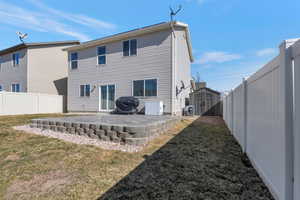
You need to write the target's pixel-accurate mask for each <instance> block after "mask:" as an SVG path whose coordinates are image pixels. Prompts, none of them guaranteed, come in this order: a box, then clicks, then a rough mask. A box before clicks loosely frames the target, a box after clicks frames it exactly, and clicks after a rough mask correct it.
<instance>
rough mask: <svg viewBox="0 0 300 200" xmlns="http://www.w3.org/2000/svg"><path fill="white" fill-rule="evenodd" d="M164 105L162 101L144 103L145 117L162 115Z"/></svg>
mask: <svg viewBox="0 0 300 200" xmlns="http://www.w3.org/2000/svg"><path fill="white" fill-rule="evenodd" d="M163 113H164V104H163V102H162V101H146V102H145V115H163Z"/></svg>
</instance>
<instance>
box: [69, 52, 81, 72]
mask: <svg viewBox="0 0 300 200" xmlns="http://www.w3.org/2000/svg"><path fill="white" fill-rule="evenodd" d="M74 53H76V54H77V60H72V54H74ZM78 55H79V54H78V52H77V51H76V52H72V53H70V69H71V70H77V69H78V66H79V62H78ZM73 62H77V67H76V68H72V63H73Z"/></svg>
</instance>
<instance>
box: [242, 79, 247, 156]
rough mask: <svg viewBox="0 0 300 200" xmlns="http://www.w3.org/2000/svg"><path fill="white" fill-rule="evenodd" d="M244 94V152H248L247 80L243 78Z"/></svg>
mask: <svg viewBox="0 0 300 200" xmlns="http://www.w3.org/2000/svg"><path fill="white" fill-rule="evenodd" d="M243 92H244V93H243V94H244V99H243V100H244V102H243V105H244V108H243V113H244V118H243V119H244V127H243V128H244V148H243V150H244V153H247V114H248V113H247V80H246V79H245V78H243Z"/></svg>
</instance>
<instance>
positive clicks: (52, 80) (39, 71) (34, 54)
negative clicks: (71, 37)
mask: <svg viewBox="0 0 300 200" xmlns="http://www.w3.org/2000/svg"><path fill="white" fill-rule="evenodd" d="M76 44H79V42H78V41H61V42H43V43H23V44H19V45H16V46H13V47H10V48H7V49H3V50H0V90H1V91H8V92H32V93H45V94H59V95H66V93H67V75H68V68H67V67H66V66H67V63H68V55H67V53H66V52H64V51H62V49H63V48H67V47H70V46H73V45H76Z"/></svg>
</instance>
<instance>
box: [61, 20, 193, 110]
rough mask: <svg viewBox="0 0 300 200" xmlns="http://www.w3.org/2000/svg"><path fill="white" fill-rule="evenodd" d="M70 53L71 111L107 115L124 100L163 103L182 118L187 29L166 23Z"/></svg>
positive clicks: (75, 48)
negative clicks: (129, 97)
mask: <svg viewBox="0 0 300 200" xmlns="http://www.w3.org/2000/svg"><path fill="white" fill-rule="evenodd" d="M65 50H66V51H68V54H69V75H68V77H69V78H68V111H70V112H77V111H81V112H87V111H91V112H108V111H111V110H113V109H114V108H115V100H116V99H117V98H118V97H121V96H135V97H137V98H139V99H140V102H141V107H143V104H144V102H145V101H162V102H163V104H164V113H168V114H181V113H182V108H183V107H184V106H185V99H186V98H188V97H189V91H190V80H191V69H190V68H191V67H190V65H191V62H192V61H193V55H192V47H191V41H190V34H189V29H188V25H186V24H183V23H181V22H166V23H160V24H156V25H152V26H147V27H143V28H139V29H135V30H132V31H128V32H124V33H119V34H115V35H111V36H108V37H104V38H101V39H96V40H92V41H88V42H84V43H81V44H80V45H76V46H72V47H69V48H66V49H65Z"/></svg>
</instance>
